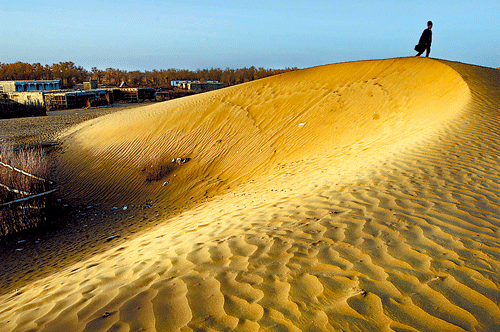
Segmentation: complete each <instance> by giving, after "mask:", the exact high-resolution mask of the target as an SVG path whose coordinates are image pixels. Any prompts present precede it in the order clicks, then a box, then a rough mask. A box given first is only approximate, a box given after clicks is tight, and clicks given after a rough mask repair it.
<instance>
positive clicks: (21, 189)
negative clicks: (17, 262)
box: [0, 144, 49, 235]
mask: <svg viewBox="0 0 500 332" xmlns="http://www.w3.org/2000/svg"><path fill="white" fill-rule="evenodd" d="M0 161H1V162H2V163H4V164H6V165H9V166H11V167H8V166H5V165H1V164H0V184H2V185H3V186H0V235H5V234H8V233H14V232H17V231H20V230H23V229H26V228H30V227H34V226H37V225H38V224H39V223H40V222H41V221H42V220H43V219H44V209H45V208H46V205H47V197H41V198H36V199H31V200H28V201H25V202H22V203H15V204H9V205H3V206H1V205H2V204H4V203H8V202H12V201H14V200H17V199H20V198H23V197H26V196H30V195H32V194H39V193H43V192H45V191H47V190H48V185H49V184H48V182H47V181H45V180H43V179H44V178H47V177H48V163H47V159H46V158H45V156H44V153H43V150H42V149H41V148H18V149H15V148H14V147H13V146H12V145H8V144H2V145H0ZM12 167H13V168H15V169H18V170H22V171H24V172H26V173H29V174H32V175H34V176H36V177H33V176H29V175H26V174H23V173H22V172H19V171H16V170H15V169H13V168H12ZM38 178H39V179H38Z"/></svg>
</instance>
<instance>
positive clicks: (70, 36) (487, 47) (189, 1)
mask: <svg viewBox="0 0 500 332" xmlns="http://www.w3.org/2000/svg"><path fill="white" fill-rule="evenodd" d="M428 20H432V21H433V22H434V27H433V44H432V51H431V57H436V58H441V59H447V60H453V61H460V62H465V63H470V64H477V65H482V66H486V67H495V68H496V67H500V1H498V0H484V1H465V0H453V1H448V0H444V1H440V0H435V1H427V0H420V1H414V0H408V1H402V0H391V1H377V0H375V1H357V0H351V1H335V0H334V1H326V0H325V1H323V0H309V1H293V0H288V1H274V0H265V1H264V0H251V1H247V0H232V1H223V0H204V1H203V0H196V1H195V0H175V1H170V0H164V1H160V0H108V1H98V0H85V1H73V0H45V1H39V0H31V1H26V0H17V1H8V0H6V1H4V0H2V1H1V3H0V62H3V63H12V62H16V61H22V62H28V63H35V62H39V63H42V64H50V65H51V64H53V63H58V62H60V61H73V62H74V63H75V64H77V65H79V66H83V67H84V68H86V69H90V68H91V67H94V66H95V67H98V68H99V69H106V68H109V67H111V68H119V69H124V70H152V69H167V68H178V69H190V70H196V69H203V68H212V67H214V68H226V67H229V68H242V67H250V66H255V67H264V68H285V67H299V68H307V67H313V66H317V65H323V64H328V63H337V62H345V61H355V60H370V59H383V58H393V57H400V56H411V55H414V54H415V52H414V51H413V47H414V45H415V44H416V43H417V41H418V38H419V37H420V34H421V33H422V31H423V30H424V29H425V28H426V22H427V21H428Z"/></svg>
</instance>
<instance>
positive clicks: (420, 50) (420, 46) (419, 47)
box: [415, 44, 425, 53]
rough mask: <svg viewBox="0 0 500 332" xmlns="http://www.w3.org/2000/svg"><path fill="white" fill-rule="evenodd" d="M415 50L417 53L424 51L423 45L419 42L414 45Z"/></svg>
mask: <svg viewBox="0 0 500 332" xmlns="http://www.w3.org/2000/svg"><path fill="white" fill-rule="evenodd" d="M415 51H417V52H419V53H420V52H423V51H425V45H420V44H417V45H415Z"/></svg>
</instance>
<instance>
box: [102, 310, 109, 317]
mask: <svg viewBox="0 0 500 332" xmlns="http://www.w3.org/2000/svg"><path fill="white" fill-rule="evenodd" d="M109 316H111V314H110V313H109V312H107V311H106V312H105V313H104V315H102V317H104V318H106V317H109Z"/></svg>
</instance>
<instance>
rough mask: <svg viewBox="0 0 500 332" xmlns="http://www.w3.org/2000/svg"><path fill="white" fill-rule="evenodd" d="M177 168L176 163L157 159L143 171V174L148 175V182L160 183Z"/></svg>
mask: <svg viewBox="0 0 500 332" xmlns="http://www.w3.org/2000/svg"><path fill="white" fill-rule="evenodd" d="M177 166H178V165H177V164H176V163H172V162H162V161H161V160H160V159H158V158H155V159H153V160H152V161H151V163H150V164H148V165H147V166H146V167H145V168H144V169H143V172H145V173H146V181H147V182H152V181H160V180H161V179H162V178H164V177H165V176H167V175H169V174H170V173H172V172H173V171H174V170H175V168H176V167H177Z"/></svg>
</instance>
